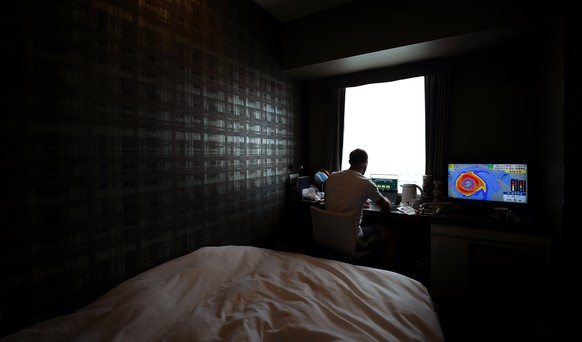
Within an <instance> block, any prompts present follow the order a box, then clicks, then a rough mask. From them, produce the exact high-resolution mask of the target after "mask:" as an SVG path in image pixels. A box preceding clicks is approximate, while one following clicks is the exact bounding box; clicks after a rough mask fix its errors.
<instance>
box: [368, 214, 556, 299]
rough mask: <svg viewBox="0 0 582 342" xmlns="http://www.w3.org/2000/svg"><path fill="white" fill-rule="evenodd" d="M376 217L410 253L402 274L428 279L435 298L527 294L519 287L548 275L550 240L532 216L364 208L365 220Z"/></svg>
mask: <svg viewBox="0 0 582 342" xmlns="http://www.w3.org/2000/svg"><path fill="white" fill-rule="evenodd" d="M374 222H381V223H384V224H386V225H388V226H392V227H395V228H396V230H397V232H398V236H399V237H402V240H400V239H399V244H400V243H402V244H403V247H404V255H403V257H404V258H412V260H408V264H407V265H404V269H403V270H402V273H403V274H405V275H408V276H411V277H412V278H415V279H417V280H419V281H421V282H422V283H423V284H425V285H426V286H427V287H428V288H429V290H430V292H431V294H432V295H433V297H434V298H436V299H437V300H445V301H449V300H459V301H462V300H465V299H466V297H468V296H482V295H483V294H484V293H487V295H488V296H499V294H500V293H503V294H504V296H514V295H517V293H518V292H519V295H524V294H523V293H522V292H523V291H522V290H521V289H523V288H528V289H530V290H531V291H534V290H536V289H537V288H538V287H536V286H531V285H532V284H538V285H539V284H543V283H544V281H543V280H548V279H549V276H550V250H551V248H550V247H551V239H550V236H549V234H548V233H547V232H544V231H543V230H542V229H541V227H540V226H539V225H538V224H536V222H533V221H529V220H520V221H519V222H516V221H508V222H503V223H500V222H497V220H495V219H494V218H492V217H490V216H489V214H488V213H482V214H478V213H463V212H447V213H446V214H442V215H406V214H403V213H401V212H395V211H391V212H381V211H380V210H379V209H378V207H376V206H371V207H370V208H367V209H364V212H363V223H364V224H369V223H374ZM427 240H428V243H427V242H426V241H427ZM414 244H418V246H417V247H416V248H414V247H413V245H414ZM425 261H426V263H428V265H427V266H423V265H422V263H423V262H425ZM419 262H420V263H421V264H420V265H418V264H419ZM411 263H414V264H411ZM411 267H412V268H411ZM540 286H543V285H540Z"/></svg>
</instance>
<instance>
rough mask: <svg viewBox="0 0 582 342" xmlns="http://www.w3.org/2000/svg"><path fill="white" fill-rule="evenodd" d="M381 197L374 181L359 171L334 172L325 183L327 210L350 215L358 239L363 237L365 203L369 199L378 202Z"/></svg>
mask: <svg viewBox="0 0 582 342" xmlns="http://www.w3.org/2000/svg"><path fill="white" fill-rule="evenodd" d="M381 197H382V194H380V191H379V190H378V188H377V187H376V185H375V184H374V183H373V182H372V180H370V178H368V177H366V176H364V175H362V174H361V173H359V172H357V171H353V170H343V171H336V172H333V173H332V174H331V175H330V176H329V178H328V179H327V181H326V182H325V210H329V211H334V212H341V213H350V214H351V215H352V217H353V218H354V228H355V229H356V236H358V237H360V236H362V235H363V233H362V227H360V224H361V223H362V209H363V207H364V203H365V202H366V200H368V199H370V200H371V201H372V202H376V201H377V200H379V199H380V198H381Z"/></svg>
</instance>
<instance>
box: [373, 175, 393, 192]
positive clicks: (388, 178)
mask: <svg viewBox="0 0 582 342" xmlns="http://www.w3.org/2000/svg"><path fill="white" fill-rule="evenodd" d="M370 179H371V180H372V182H374V184H376V187H378V190H380V191H396V192H398V176H397V175H379V174H373V175H370Z"/></svg>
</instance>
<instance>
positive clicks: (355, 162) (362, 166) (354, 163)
mask: <svg viewBox="0 0 582 342" xmlns="http://www.w3.org/2000/svg"><path fill="white" fill-rule="evenodd" d="M367 167H368V153H366V151H364V150H362V149H360V148H357V149H355V150H353V151H352V152H350V170H355V171H358V172H360V173H361V174H364V173H366V168H367Z"/></svg>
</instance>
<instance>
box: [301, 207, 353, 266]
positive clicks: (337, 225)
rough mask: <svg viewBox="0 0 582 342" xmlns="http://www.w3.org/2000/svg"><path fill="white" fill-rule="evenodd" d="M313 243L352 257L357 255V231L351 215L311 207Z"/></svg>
mask: <svg viewBox="0 0 582 342" xmlns="http://www.w3.org/2000/svg"><path fill="white" fill-rule="evenodd" d="M311 223H312V225H313V242H314V243H316V244H318V245H321V246H323V247H326V248H329V249H330V250H333V251H335V252H339V253H342V254H344V255H347V256H350V257H358V256H359V255H358V254H359V253H356V229H355V227H354V219H353V218H352V216H351V215H350V214H344V213H336V212H330V211H326V210H323V209H321V208H318V207H316V206H311Z"/></svg>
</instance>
